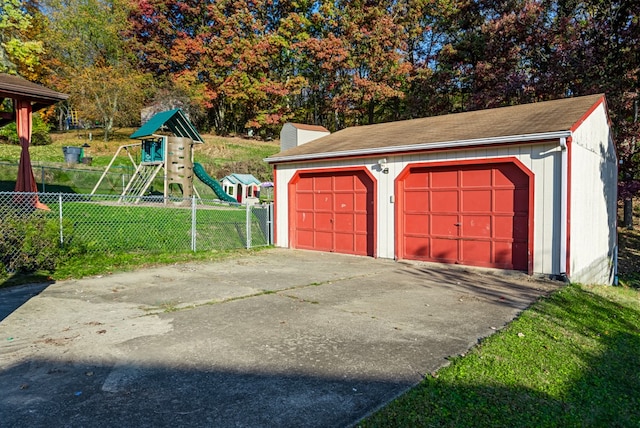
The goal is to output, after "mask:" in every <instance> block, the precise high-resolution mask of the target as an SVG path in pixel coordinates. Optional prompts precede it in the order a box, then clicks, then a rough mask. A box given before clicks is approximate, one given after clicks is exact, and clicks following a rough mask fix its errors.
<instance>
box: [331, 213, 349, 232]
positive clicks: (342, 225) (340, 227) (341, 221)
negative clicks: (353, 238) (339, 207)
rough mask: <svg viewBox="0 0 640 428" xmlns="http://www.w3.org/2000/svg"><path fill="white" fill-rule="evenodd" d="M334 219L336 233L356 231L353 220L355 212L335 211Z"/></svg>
mask: <svg viewBox="0 0 640 428" xmlns="http://www.w3.org/2000/svg"><path fill="white" fill-rule="evenodd" d="M333 221H334V222H335V224H334V225H333V230H335V232H336V233H341V232H348V233H353V231H354V222H353V214H352V213H349V214H340V213H334V215H333Z"/></svg>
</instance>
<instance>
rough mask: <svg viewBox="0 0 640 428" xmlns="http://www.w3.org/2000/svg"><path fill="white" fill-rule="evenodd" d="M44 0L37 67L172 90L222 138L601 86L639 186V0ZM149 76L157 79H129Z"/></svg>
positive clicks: (145, 91) (627, 182)
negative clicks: (44, 29)
mask: <svg viewBox="0 0 640 428" xmlns="http://www.w3.org/2000/svg"><path fill="white" fill-rule="evenodd" d="M45 3H46V6H47V11H46V13H45V15H46V16H47V17H49V19H50V20H51V22H52V27H53V28H54V29H55V31H54V32H52V33H51V36H50V37H47V39H48V42H47V44H46V46H45V47H46V48H48V52H49V54H51V55H52V57H51V58H50V60H49V61H48V63H49V64H53V65H54V66H55V67H54V68H55V69H56V70H60V71H61V72H60V73H57V75H58V76H60V79H61V80H65V81H66V82H67V85H68V86H67V87H68V88H69V89H70V90H73V88H75V87H76V85H75V84H74V82H90V81H91V79H104V76H106V75H108V73H110V72H111V70H117V72H116V73H115V74H113V75H114V76H119V77H118V79H129V78H130V79H131V80H129V81H126V82H125V81H124V80H122V81H121V83H120V86H124V87H127V86H128V87H130V88H139V90H141V91H142V92H140V97H138V98H137V99H142V98H145V99H146V101H147V102H150V101H151V100H152V99H153V95H154V93H156V94H158V93H162V94H167V96H172V95H171V94H174V96H179V97H181V99H183V100H184V99H186V102H187V103H188V104H189V106H188V108H190V109H191V111H193V112H197V114H194V115H193V116H192V117H193V118H194V120H196V121H197V125H198V126H199V127H200V128H201V129H205V130H212V131H214V132H216V133H219V134H229V133H236V134H247V133H251V132H253V133H254V134H257V135H260V136H262V137H268V136H271V135H275V134H277V133H278V131H279V129H280V127H281V125H282V124H283V123H284V122H285V121H290V120H291V121H299V122H306V123H312V124H318V125H324V126H326V127H327V128H329V129H330V130H336V129H340V128H343V127H346V126H352V125H360V124H370V123H378V122H383V121H390V120H398V119H404V118H414V117H424V116H428V115H438V114H445V113H450V112H458V111H465V110H473V109H481V108H489V107H498V106H505V105H512V104H518V103H524V102H536V101H542V100H549V99H555V98H561V97H569V96H578V95H586V94H592V93H599V92H602V93H606V95H607V101H608V104H609V109H610V113H611V118H612V121H613V128H614V132H615V139H616V144H617V147H618V156H619V158H620V159H621V160H622V161H623V163H622V167H621V178H622V183H623V184H624V185H623V186H622V187H621V195H624V194H633V193H634V189H635V188H636V187H638V186H636V184H634V183H637V182H636V180H637V179H638V177H639V168H640V161H639V157H640V155H639V148H638V144H639V143H638V140H639V137H638V131H639V130H638V124H637V123H638V121H637V116H638V115H637V106H638V102H639V99H640V98H639V88H638V77H639V76H638V75H639V73H640V71H639V70H640V60H639V55H640V50H639V49H637V46H638V45H639V44H640V40H638V39H639V38H640V28H639V25H640V23H639V19H640V18H639V15H640V3H639V2H637V1H631V0H593V1H584V0H575V1H570V2H567V1H562V2H561V1H558V0H509V1H497V0H393V1H371V0H349V1H347V0H252V1H238V0H215V1H214V0H205V1H196V0H184V1H180V0H132V1H128V2H125V1H124V0H110V1H98V0H46V2H45ZM132 58H133V59H134V60H133V61H132V60H131V59H132ZM87 67H94V68H95V67H103V70H102V71H103V72H104V73H102V74H101V73H98V72H95V73H90V72H89V70H88V69H87ZM82 69H84V70H82ZM94 71H95V70H94ZM138 73H139V74H138ZM144 74H150V75H152V76H153V79H152V83H148V84H142V85H141V86H142V87H139V86H136V84H135V83H134V82H139V81H140V79H139V77H140V76H142V75H144ZM100 76H102V77H100ZM83 85H84V83H83ZM88 89H90V88H87V87H85V88H84V89H82V91H84V92H82V91H81V93H82V94H88V93H89V92H88ZM155 89H159V91H160V92H158V91H155V92H154V90H155ZM136 90H138V89H136ZM84 97H85V98H87V99H88V98H89V97H87V96H86V95H85V96H84ZM136 102H137V101H136ZM120 105H122V103H120ZM131 105H135V102H131ZM100 120H101V121H107V122H108V120H106V119H104V118H101V119H100ZM634 186H635V187H634ZM625 192H626V193H625Z"/></svg>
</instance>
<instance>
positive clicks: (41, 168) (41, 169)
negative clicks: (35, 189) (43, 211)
mask: <svg viewBox="0 0 640 428" xmlns="http://www.w3.org/2000/svg"><path fill="white" fill-rule="evenodd" d="M40 173H41V174H42V193H44V166H40Z"/></svg>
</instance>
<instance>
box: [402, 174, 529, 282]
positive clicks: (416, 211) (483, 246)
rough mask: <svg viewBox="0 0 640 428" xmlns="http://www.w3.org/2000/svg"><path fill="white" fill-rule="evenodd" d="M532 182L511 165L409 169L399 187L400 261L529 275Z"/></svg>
mask: <svg viewBox="0 0 640 428" xmlns="http://www.w3.org/2000/svg"><path fill="white" fill-rule="evenodd" d="M410 168H411V167H410ZM529 180H530V176H529V175H528V173H526V172H525V171H524V170H522V169H520V167H518V166H517V165H516V164H515V163H510V162H504V163H501V162H496V163H488V164H474V165H454V164H453V163H452V164H451V166H437V167H434V168H429V167H428V166H424V165H423V166H418V167H415V168H413V169H410V170H409V172H408V173H407V175H406V177H405V178H403V179H402V181H401V183H400V185H399V186H398V189H399V191H400V192H402V196H403V202H404V203H403V204H402V206H401V207H399V211H398V215H400V216H402V219H401V221H400V223H399V225H400V229H399V237H398V239H399V244H398V245H399V246H400V247H399V248H400V249H401V250H399V256H400V257H406V258H416V259H419V260H427V261H429V260H431V261H447V262H450V263H463V264H470V265H477V266H486V267H499V268H509V269H511V268H513V269H519V270H527V268H528V260H529V254H528V252H529V250H528V248H529V243H528V239H529V227H530V217H529V204H530V189H529V184H530V183H529ZM418 186H427V187H418ZM424 200H428V201H430V204H428V205H427V206H425V204H424V203H422V204H421V203H420V202H418V201H424ZM456 225H458V226H456Z"/></svg>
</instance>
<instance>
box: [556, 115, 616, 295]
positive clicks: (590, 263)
mask: <svg viewBox="0 0 640 428" xmlns="http://www.w3.org/2000/svg"><path fill="white" fill-rule="evenodd" d="M570 145H571V147H570V155H571V207H570V210H571V224H570V226H569V239H570V246H569V248H570V255H571V257H570V266H569V269H568V271H569V277H570V278H571V280H572V281H575V282H582V283H596V284H602V283H609V284H610V283H611V282H612V281H613V276H614V274H615V272H614V260H613V259H614V254H613V250H614V249H615V248H616V239H617V235H616V233H617V232H616V223H617V217H616V210H617V175H618V171H617V166H618V161H617V159H616V156H615V148H614V146H613V142H612V140H611V135H610V133H609V126H608V122H607V114H606V111H605V104H604V103H601V104H600V105H598V106H597V108H596V109H595V110H594V111H593V112H592V113H591V114H590V115H589V116H588V118H587V120H586V121H584V122H583V123H582V124H580V125H579V126H578V127H577V129H575V130H574V131H573V136H572V140H571V142H570ZM595 224H599V225H607V226H608V227H594V225H595ZM607 249H609V251H607ZM594 251H599V252H598V253H597V254H594Z"/></svg>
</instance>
